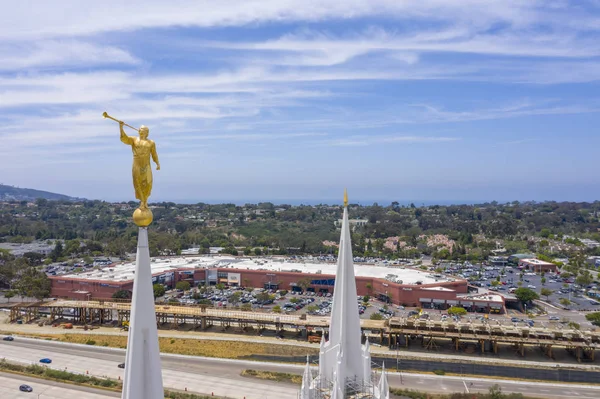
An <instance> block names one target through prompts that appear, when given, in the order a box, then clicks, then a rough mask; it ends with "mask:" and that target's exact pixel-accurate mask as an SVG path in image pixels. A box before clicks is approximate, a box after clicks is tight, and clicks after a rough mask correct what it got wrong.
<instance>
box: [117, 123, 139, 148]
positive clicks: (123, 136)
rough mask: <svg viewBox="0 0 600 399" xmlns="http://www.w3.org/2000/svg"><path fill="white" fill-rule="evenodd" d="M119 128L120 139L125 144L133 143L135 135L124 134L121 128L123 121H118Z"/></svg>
mask: <svg viewBox="0 0 600 399" xmlns="http://www.w3.org/2000/svg"><path fill="white" fill-rule="evenodd" d="M119 129H121V141H122V142H123V143H125V144H127V145H133V143H134V142H135V137H131V136H128V135H126V134H125V130H123V122H119Z"/></svg>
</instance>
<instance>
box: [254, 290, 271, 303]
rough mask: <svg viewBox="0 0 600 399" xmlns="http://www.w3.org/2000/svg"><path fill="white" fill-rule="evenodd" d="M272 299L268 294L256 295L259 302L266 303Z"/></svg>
mask: <svg viewBox="0 0 600 399" xmlns="http://www.w3.org/2000/svg"><path fill="white" fill-rule="evenodd" d="M270 299H271V296H270V295H269V293H268V292H261V293H259V294H258V295H256V300H257V301H258V302H262V303H265V302H267V301H268V300H270Z"/></svg>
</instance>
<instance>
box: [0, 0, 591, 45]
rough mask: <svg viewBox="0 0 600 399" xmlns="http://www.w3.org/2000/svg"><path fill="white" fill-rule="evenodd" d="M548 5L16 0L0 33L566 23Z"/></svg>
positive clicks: (473, 0)
mask: <svg viewBox="0 0 600 399" xmlns="http://www.w3.org/2000/svg"><path fill="white" fill-rule="evenodd" d="M546 3H547V2H546V1H541V0H529V1H519V0H517V1H510V0H487V1H483V2H482V1H480V0H460V1H454V0H421V1H418V2H415V1H411V0H371V1H368V2H366V1H363V0H344V1H321V0H230V1H227V2H214V1H208V0H205V1H196V2H189V1H185V0H172V1H170V2H168V3H165V2H162V1H158V0H144V1H142V0H130V1H128V2H125V3H124V2H122V1H119V0H106V1H103V2H102V3H98V4H96V5H91V4H85V5H84V4H82V3H81V2H79V1H77V0H57V1H55V2H52V3H48V2H39V3H36V5H35V12H33V11H34V10H32V9H31V7H30V6H29V5H27V3H18V2H16V3H12V4H11V5H10V6H7V7H6V8H5V12H3V13H2V16H1V17H0V38H2V37H5V38H6V37H10V38H14V37H19V38H22V37H25V38H39V37H57V36H65V35H67V36H72V35H90V34H95V33H100V32H111V31H131V30H136V29H149V28H165V27H189V26H195V27H218V26H244V25H248V24H256V23H269V22H270V23H284V22H296V21H312V22H320V21H324V20H327V19H333V20H350V19H358V18H363V17H374V16H385V17H394V18H398V19H401V20H405V19H417V20H434V21H442V22H445V21H457V22H458V23H462V24H465V25H474V26H482V25H483V26H488V25H490V24H493V23H502V22H503V23H510V24H513V25H516V26H520V27H522V26H529V25H531V24H534V23H539V22H540V20H542V21H548V20H550V21H552V23H554V24H564V22H562V19H561V18H558V17H560V16H561V12H562V11H563V10H564V9H566V8H568V6H566V5H564V4H559V3H558V2H554V5H555V7H553V8H550V9H547V8H546V9H544V4H546ZM580 16H581V17H582V20H583V22H584V24H585V26H589V28H594V27H595V23H594V22H593V21H594V18H592V17H590V16H586V15H585V13H580ZM552 17H555V20H553V18H552ZM542 18H543V19H542ZM586 22H587V23H586Z"/></svg>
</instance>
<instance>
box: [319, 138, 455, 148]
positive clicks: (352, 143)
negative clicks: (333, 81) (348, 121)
mask: <svg viewBox="0 0 600 399" xmlns="http://www.w3.org/2000/svg"><path fill="white" fill-rule="evenodd" d="M459 140H461V138H460V137H435V136H388V135H385V136H350V137H345V138H340V139H335V140H325V141H320V142H318V143H315V145H317V146H326V147H327V146H333V147H364V146H368V145H374V144H382V143H403V144H434V143H449V142H453V141H459Z"/></svg>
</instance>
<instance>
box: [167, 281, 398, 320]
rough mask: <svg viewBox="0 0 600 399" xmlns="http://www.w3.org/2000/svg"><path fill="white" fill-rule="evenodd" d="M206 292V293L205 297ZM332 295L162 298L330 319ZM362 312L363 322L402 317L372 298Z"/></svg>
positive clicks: (234, 292) (235, 292) (231, 291)
mask: <svg viewBox="0 0 600 399" xmlns="http://www.w3.org/2000/svg"><path fill="white" fill-rule="evenodd" d="M201 292H202V293H201ZM332 300H333V298H332V295H331V293H329V294H327V293H316V292H309V291H305V292H302V293H301V292H292V291H284V290H266V289H243V288H235V287H233V288H226V289H222V290H219V289H216V288H215V287H210V288H208V289H206V290H200V289H198V288H193V289H191V290H189V291H187V292H182V291H178V290H171V291H168V292H167V293H166V294H165V296H163V297H161V298H158V299H157V301H159V302H175V301H176V302H178V303H180V304H182V305H199V304H206V305H212V306H214V307H216V308H224V309H231V308H241V309H244V310H253V311H262V312H280V313H282V314H303V313H306V314H310V315H318V316H329V315H330V314H331V305H332ZM356 301H357V304H358V312H359V314H360V317H361V318H365V319H368V318H370V317H371V315H372V314H373V313H379V314H381V316H382V318H389V317H392V316H394V315H397V314H398V311H399V308H398V307H397V306H392V305H389V306H386V305H385V304H384V303H383V302H380V301H378V300H375V299H374V298H369V301H368V303H367V304H365V303H364V297H362V296H358V297H357V299H356Z"/></svg>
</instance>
